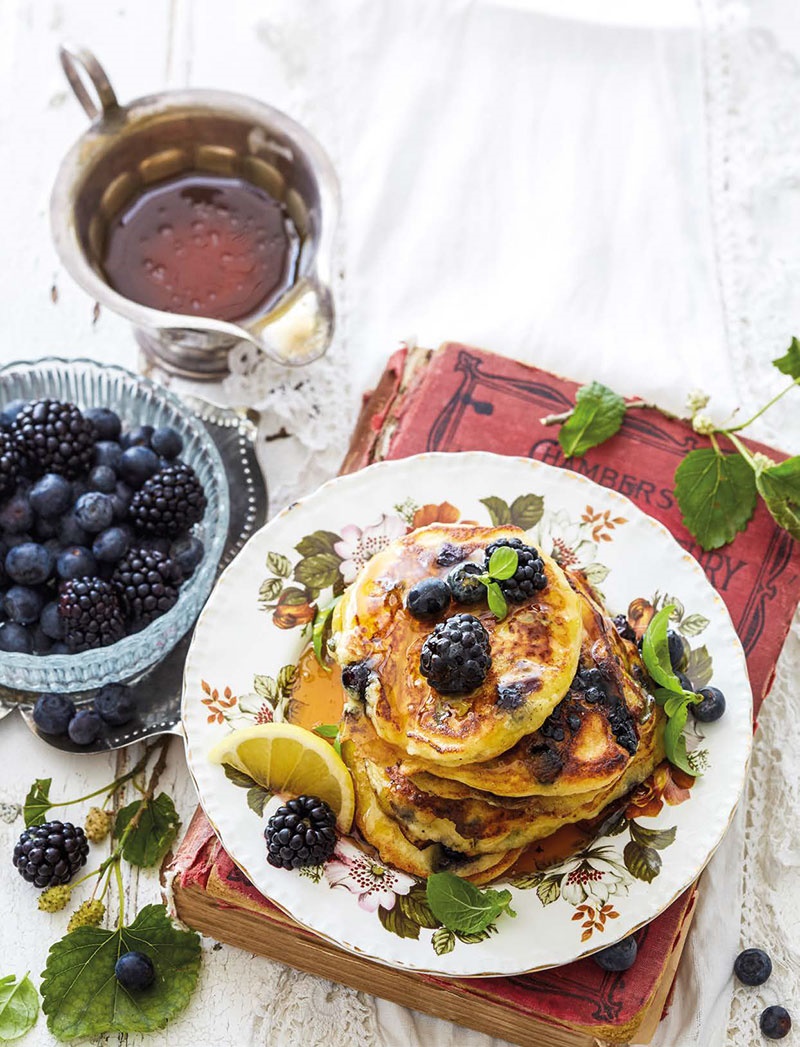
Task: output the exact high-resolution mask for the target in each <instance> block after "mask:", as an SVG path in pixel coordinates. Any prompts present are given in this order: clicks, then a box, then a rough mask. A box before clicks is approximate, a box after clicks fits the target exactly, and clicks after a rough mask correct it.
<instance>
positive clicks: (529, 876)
mask: <svg viewBox="0 0 800 1047" xmlns="http://www.w3.org/2000/svg"><path fill="white" fill-rule="evenodd" d="M542 880H544V873H541V872H533V873H519V874H518V875H517V876H512V877H510V878H509V881H508V882H509V883H510V884H511V886H512V887H517V888H518V889H519V890H520V891H530V890H533V888H534V887H538V886H539V884H540V883H541V882H542Z"/></svg>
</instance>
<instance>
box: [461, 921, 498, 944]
mask: <svg viewBox="0 0 800 1047" xmlns="http://www.w3.org/2000/svg"><path fill="white" fill-rule="evenodd" d="M493 934H497V927H496V926H495V925H494V924H493V923H490V924H489V926H488V927H485V928H484V929H483V930H482V931H471V932H470V931H456V938H458V940H459V941H460V942H463V943H464V944H465V945H477V944H478V942H485V941H486V939H487V938H491V936H492V935H493Z"/></svg>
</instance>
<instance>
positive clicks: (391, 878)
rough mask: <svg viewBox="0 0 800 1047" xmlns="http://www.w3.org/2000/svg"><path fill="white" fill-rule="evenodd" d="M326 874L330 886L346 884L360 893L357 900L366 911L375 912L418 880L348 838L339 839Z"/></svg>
mask: <svg viewBox="0 0 800 1047" xmlns="http://www.w3.org/2000/svg"><path fill="white" fill-rule="evenodd" d="M325 876H326V878H327V880H328V883H329V884H330V885H331V887H346V888H347V890H348V891H350V892H351V893H352V894H357V895H358V904H359V905H360V906H361V908H362V909H366V911H367V912H376V911H377V909H378V906H379V905H381V906H383V908H384V909H393V908H394V903H395V899H396V898H397V895H398V894H408V892H409V891H410V890H411V888H412V887H413V886H414V882H415V881H414V880H413V879H412V877H410V876H406V875H405V873H401V872H397V870H396V869H390V868H389V866H388V865H383V864H382V863H381V862H379V861H376V860H375V859H374V858H370V856H369V855H367V854H364V853H363V852H362V851H359V850H358V848H357V847H354V846H353V845H352V844H350V843H347V842H346V841H345V840H340V841H339V843H338V844H337V846H336V851H335V852H334V855H333V858H331V860H330V861H329V862H326V863H325Z"/></svg>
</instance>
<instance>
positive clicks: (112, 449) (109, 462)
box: [94, 440, 122, 472]
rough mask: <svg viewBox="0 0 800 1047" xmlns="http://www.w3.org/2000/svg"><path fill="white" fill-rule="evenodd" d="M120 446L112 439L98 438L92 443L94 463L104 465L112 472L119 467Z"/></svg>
mask: <svg viewBox="0 0 800 1047" xmlns="http://www.w3.org/2000/svg"><path fill="white" fill-rule="evenodd" d="M121 457H122V448H121V447H120V445H119V444H118V443H116V442H115V441H114V440H100V441H99V443H96V444H95V445H94V464H95V465H106V466H108V468H109V469H113V470H114V472H116V471H117V469H119V460H120V458H121Z"/></svg>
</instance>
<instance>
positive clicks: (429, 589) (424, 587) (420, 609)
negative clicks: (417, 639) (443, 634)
mask: <svg viewBox="0 0 800 1047" xmlns="http://www.w3.org/2000/svg"><path fill="white" fill-rule="evenodd" d="M449 606H450V589H449V588H448V585H447V582H445V581H444V580H443V579H441V578H423V579H422V580H421V581H419V582H417V584H416V585H413V586H412V587H411V588H410V589H409V590H408V593H407V595H406V607H407V609H408V613H409V614H410V615H412V616H413V617H414V618H435V617H436V615H438V614H441V613H442V611H444V610H445V609H446V608H447V607H449Z"/></svg>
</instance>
